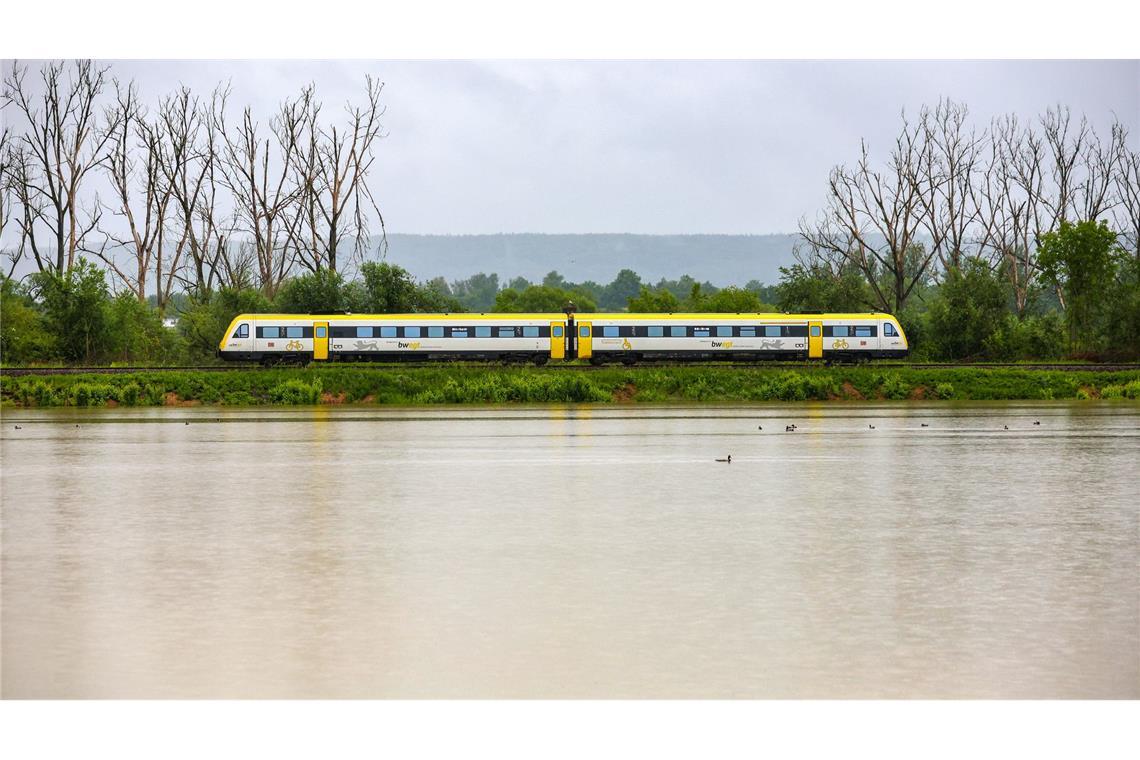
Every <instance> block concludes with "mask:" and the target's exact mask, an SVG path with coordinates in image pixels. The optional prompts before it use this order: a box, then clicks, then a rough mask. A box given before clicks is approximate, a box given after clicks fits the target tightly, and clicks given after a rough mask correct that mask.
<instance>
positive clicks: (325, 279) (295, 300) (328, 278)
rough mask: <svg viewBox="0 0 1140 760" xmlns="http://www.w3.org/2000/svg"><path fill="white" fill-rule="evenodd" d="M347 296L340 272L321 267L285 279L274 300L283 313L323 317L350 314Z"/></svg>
mask: <svg viewBox="0 0 1140 760" xmlns="http://www.w3.org/2000/svg"><path fill="white" fill-rule="evenodd" d="M348 295H349V294H348V293H347V292H346V290H345V282H344V277H343V276H342V275H341V274H340V272H335V271H333V270H332V269H325V268H322V269H318V270H317V271H315V272H306V273H305V274H302V275H298V276H297V277H292V278H290V279H288V280H286V281H285V284H284V285H282V286H281V289H280V290H278V291H277V297H276V298H275V299H274V300H275V303H276V308H277V309H278V310H279V311H281V312H284V313H286V314H327V313H329V312H332V311H350V310H351V309H350V305H349V303H348V297H347V296H348Z"/></svg>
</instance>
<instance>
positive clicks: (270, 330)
mask: <svg viewBox="0 0 1140 760" xmlns="http://www.w3.org/2000/svg"><path fill="white" fill-rule="evenodd" d="M257 332H258V337H260V338H280V337H281V328H280V327H259V328H257Z"/></svg>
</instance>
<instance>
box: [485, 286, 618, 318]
mask: <svg viewBox="0 0 1140 760" xmlns="http://www.w3.org/2000/svg"><path fill="white" fill-rule="evenodd" d="M571 301H573V303H574V306H575V307H576V309H577V311H579V312H593V311H597V310H598V306H597V304H596V303H594V301H592V300H591V299H590V298H589V297H588V296H587V295H585V294H584V293H578V292H575V291H571V290H562V289H561V288H551V287H547V286H546V285H531V286H530V287H528V288H527V289H526V290H523V291H522V292H519V291H517V290H514V289H513V288H507V289H505V290H500V291H499V294H498V295H497V296H496V297H495V311H502V312H514V313H519V312H561V311H562V309H563V308H565V307H566V304H567V303H569V302H571Z"/></svg>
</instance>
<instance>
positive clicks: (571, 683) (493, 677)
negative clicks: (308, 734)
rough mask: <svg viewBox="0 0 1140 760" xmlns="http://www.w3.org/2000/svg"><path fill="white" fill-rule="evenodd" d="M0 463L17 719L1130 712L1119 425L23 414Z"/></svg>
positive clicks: (722, 411) (1107, 407) (774, 416)
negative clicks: (194, 700)
mask: <svg viewBox="0 0 1140 760" xmlns="http://www.w3.org/2000/svg"><path fill="white" fill-rule="evenodd" d="M1035 420H1037V421H1040V423H1041V424H1040V425H1034V424H1033V422H1034V421H1035ZM187 422H189V423H190V424H185V423H187ZM793 422H794V423H795V424H796V425H797V430H796V431H795V432H788V433H786V432H784V426H785V425H786V424H790V423H793ZM923 423H925V424H927V425H928V426H929V427H922V425H923ZM17 424H18V425H20V427H21V428H22V429H20V430H16V429H15V425H17ZM77 425H78V427H77ZM759 425H763V428H764V429H763V430H762V431H761V430H758V429H757V427H758V426H759ZM869 425H874V429H872V428H870V427H869ZM1007 425H1008V427H1009V430H1005V429H1004V427H1005V426H1007ZM0 446H2V448H0V455H2V460H0V462H2V466H3V473H2V477H3V480H2V486H0V496H2V499H3V501H2V512H0V516H2V520H3V524H2V528H3V543H2V548H3V557H2V566H0V569H2V573H3V575H2V578H0V592H2V595H0V601H2V609H0V613H2V619H0V633H2V650H0V651H2V656H3V660H2V675H0V686H2V690H3V696H4V697H6V698H25V697H65V698H67V697H596V698H612V697H650V698H653V697H728V698H732V697H1028V698H1037V697H1061V698H1078V697H1128V698H1138V697H1140V570H1138V567H1140V499H1138V498H1137V495H1138V494H1140V405H1137V404H1132V403H1121V404H1113V403H1091V402H1086V403H1075V404H1064V403H1058V404H1047V405H1023V404H995V405H981V404H977V405H949V404H929V405H924V404H913V403H912V404H900V405H889V404H877V405H873V404H866V405H855V404H823V405H809V404H803V405H786V406H764V407H759V408H739V407H737V408H709V407H701V408H678V407H624V408H614V407H607V408H526V409H520V408H517V407H516V408H511V409H471V408H465V409H415V410H406V409H405V410H385V409H376V408H316V409H297V410H292V409H289V410H285V409H240V410H234V409H202V408H195V409H176V410H171V409H145V410H142V409H139V410H128V409H115V410H99V411H91V412H79V411H75V410H71V411H34V410H30V411H6V412H5V413H4V416H3V425H2V430H0ZM729 454H731V455H732V463H731V464H726V463H718V462H716V461H714V460H715V459H716V458H719V457H725V456H727V455H729Z"/></svg>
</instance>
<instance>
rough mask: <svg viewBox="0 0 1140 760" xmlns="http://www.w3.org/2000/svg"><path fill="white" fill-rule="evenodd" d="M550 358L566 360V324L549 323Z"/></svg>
mask: <svg viewBox="0 0 1140 760" xmlns="http://www.w3.org/2000/svg"><path fill="white" fill-rule="evenodd" d="M550 358H551V359H565V358H566V323H565V322H551V323H550Z"/></svg>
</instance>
